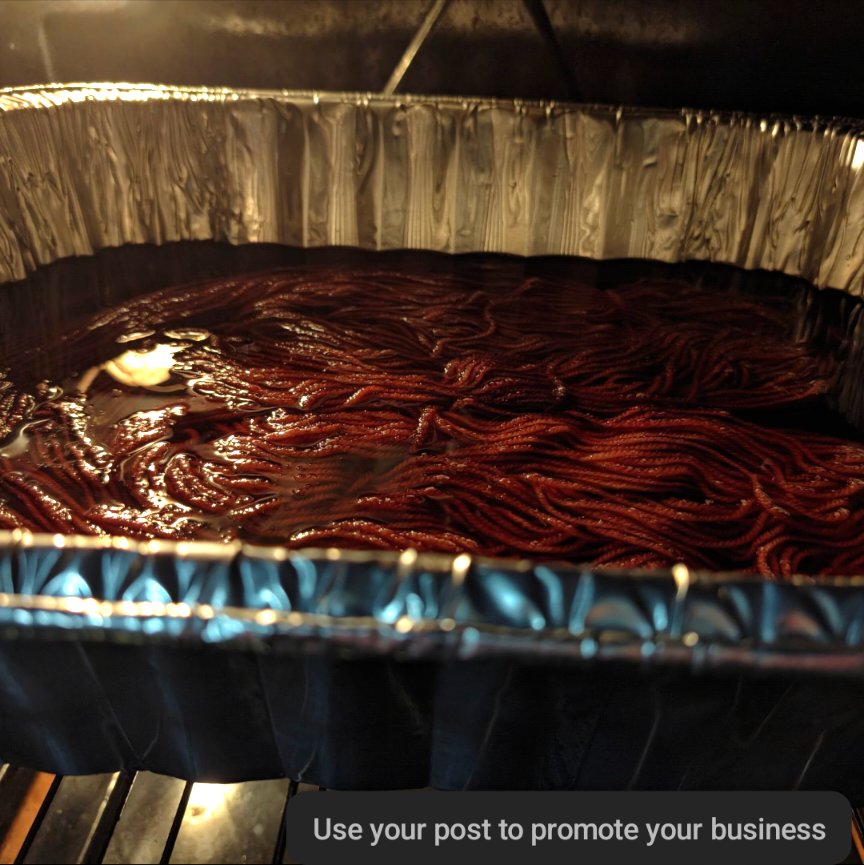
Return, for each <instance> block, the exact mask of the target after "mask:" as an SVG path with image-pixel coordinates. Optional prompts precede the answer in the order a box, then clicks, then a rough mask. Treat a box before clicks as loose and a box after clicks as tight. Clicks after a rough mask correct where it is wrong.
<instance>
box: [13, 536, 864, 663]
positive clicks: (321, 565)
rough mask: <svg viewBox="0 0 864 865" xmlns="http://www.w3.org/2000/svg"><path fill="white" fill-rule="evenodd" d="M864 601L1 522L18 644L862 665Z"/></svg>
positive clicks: (860, 591) (844, 594)
mask: <svg viewBox="0 0 864 865" xmlns="http://www.w3.org/2000/svg"><path fill="white" fill-rule="evenodd" d="M862 607H864V577H853V578H833V579H830V578H805V577H799V578H794V579H791V580H789V581H784V582H782V583H775V582H767V581H764V580H761V579H759V578H757V577H752V576H747V575H742V574H721V573H700V572H691V571H689V570H688V569H687V568H685V567H684V566H683V565H679V566H676V568H674V569H673V570H672V572H671V573H664V572H626V573H618V572H614V571H595V570H592V569H591V568H590V567H587V566H585V567H577V566H573V565H560V566H555V565H553V564H536V563H531V562H528V561H521V562H517V561H509V560H500V561H497V560H487V559H476V560H472V558H471V557H470V556H467V555H459V556H456V557H452V556H445V555H434V554H422V555H416V554H414V553H413V551H409V552H408V553H406V554H397V553H380V552H362V551H351V550H338V549H325V550H307V551H300V552H295V551H287V550H285V549H283V548H281V547H256V546H251V545H243V544H240V543H232V544H220V543H209V542H195V541H191V542H171V541H145V542H134V541H129V540H127V539H125V538H106V537H93V538H90V537H72V536H69V537H64V536H51V535H31V534H29V533H26V532H19V531H16V532H0V636H7V637H10V636H12V637H15V638H21V637H25V636H40V637H46V636H54V637H59V638H69V639H90V640H92V639H98V640H100V641H109V642H116V643H121V644H125V645H129V644H147V643H149V642H152V641H153V640H159V641H166V640H167V641H169V642H178V641H179V642H180V643H181V644H182V643H185V642H190V641H191V642H196V643H202V644H209V645H221V646H229V647H231V646H233V647H236V648H241V647H242V648H245V649H253V650H257V651H262V652H267V653H268V654H269V653H272V652H274V651H279V652H283V651H288V652H295V651H298V650H303V651H312V652H315V653H316V654H317V653H321V652H324V653H328V654H332V655H338V654H340V653H341V654H344V653H346V652H348V653H351V654H355V655H365V656H382V655H383V656H387V655H390V656H396V657H399V658H412V659H424V658H429V659H436V660H440V659H464V660H467V659H476V658H484V657H492V658H502V657H505V658H506V657H510V658H519V659H522V660H534V661H547V660H552V659H556V660H569V661H577V660H591V661H596V660H603V659H607V660H629V661H636V662H641V663H650V664H652V665H667V664H672V665H676V666H681V665H684V666H689V667H691V668H693V669H697V670H701V669H706V668H714V667H723V668H733V667H743V668H764V669H768V670H806V671H813V672H816V671H819V672H825V673H836V674H846V675H849V674H859V675H860V674H864V652H862V648H864V628H862V627H861V612H860V611H861V609H862ZM756 646H758V649H759V650H758V651H753V649H754V648H755V647H756ZM0 680H2V669H0Z"/></svg>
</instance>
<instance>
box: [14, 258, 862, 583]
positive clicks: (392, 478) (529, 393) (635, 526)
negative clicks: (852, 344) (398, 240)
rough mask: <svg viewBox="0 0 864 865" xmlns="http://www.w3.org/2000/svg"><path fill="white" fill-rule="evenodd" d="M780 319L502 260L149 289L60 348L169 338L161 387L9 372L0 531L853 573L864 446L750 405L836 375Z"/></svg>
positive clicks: (710, 294)
mask: <svg viewBox="0 0 864 865" xmlns="http://www.w3.org/2000/svg"><path fill="white" fill-rule="evenodd" d="M498 277H500V278H498ZM790 315H791V312H790V310H789V309H786V308H784V307H783V306H782V304H781V305H775V306H770V305H766V304H763V303H760V302H756V301H755V300H752V299H747V298H744V297H742V296H740V295H737V294H733V293H726V292H718V291H716V290H707V289H702V288H699V287H695V286H690V285H686V284H682V283H672V282H669V283H660V282H645V283H636V284H632V285H627V286H623V287H620V288H616V289H613V290H600V289H597V288H593V287H590V286H587V285H582V284H579V283H575V282H573V281H568V280H562V279H553V278H544V279H540V278H536V277H535V278H530V279H525V280H523V281H514V280H512V279H509V280H508V279H505V278H504V277H503V275H502V274H501V273H500V272H499V271H497V270H496V267H495V265H494V264H493V265H484V266H482V267H479V268H474V269H471V268H468V269H466V271H464V272H462V273H459V274H456V275H446V276H444V275H436V274H418V273H397V272H388V271H382V270H380V269H376V268H370V267H367V268H357V269H355V270H350V271H346V270H334V269H329V270H326V269H320V268H319V269H311V268H310V269H305V270H304V269H295V270H281V271H274V272H270V273H265V274H259V275H255V276H249V277H244V278H238V279H228V280H218V281H211V282H208V283H202V284H199V285H193V286H185V287H182V288H180V289H173V290H170V291H162V292H159V293H157V294H155V295H151V296H149V297H146V298H143V299H140V300H137V301H135V302H132V303H128V304H125V305H123V306H120V307H116V308H114V309H111V310H109V311H107V312H104V313H101V314H99V315H97V316H95V317H94V318H93V320H92V321H90V322H89V323H88V325H87V327H85V328H82V329H81V330H79V331H76V332H74V333H71V334H69V335H68V336H67V337H66V339H65V340H64V342H63V344H62V350H63V352H64V353H65V355H66V356H67V357H68V358H72V359H73V362H74V363H75V364H77V366H78V367H79V368H80V369H81V370H82V371H83V370H84V368H85V367H86V366H87V365H88V364H90V363H92V362H93V361H92V358H93V352H94V347H97V349H96V350H98V351H101V352H102V356H101V358H100V360H101V361H104V360H105V359H107V358H108V357H110V355H111V353H113V354H115V355H118V354H120V353H121V352H122V351H123V350H125V349H128V348H129V345H126V344H123V345H119V346H118V345H116V344H114V347H113V348H110V349H109V348H108V347H109V346H111V345H112V343H113V341H114V340H115V339H116V338H117V337H118V336H121V335H123V334H128V333H131V332H134V331H144V330H151V329H152V330H155V331H156V333H155V334H154V335H153V336H151V337H149V338H142V339H141V341H140V342H139V343H138V344H139V345H140V346H142V347H143V348H144V349H147V348H148V347H149V346H152V345H153V344H155V343H169V344H171V345H172V346H174V348H175V349H176V351H175V354H174V368H173V373H172V378H171V379H169V380H168V381H167V382H165V383H162V384H160V385H158V386H151V387H147V388H145V387H131V386H129V385H120V384H118V382H117V381H115V380H114V379H112V378H111V377H110V375H109V374H108V372H106V371H104V370H103V371H102V372H101V373H100V374H99V375H98V376H97V377H96V378H95V379H93V380H92V381H91V382H90V383H88V385H87V388H86V392H85V393H82V394H78V393H75V392H74V389H71V388H70V387H69V385H68V383H66V387H65V392H64V393H63V394H61V395H60V396H53V397H52V396H48V397H46V396H44V391H45V388H44V386H43V388H42V391H43V395H42V396H40V395H39V393H30V392H29V391H28V390H27V389H19V388H14V387H13V386H12V385H11V383H10V382H8V381H5V382H2V383H0V425H2V426H3V427H5V429H6V431H7V433H8V434H9V435H8V437H7V439H6V447H5V449H4V450H2V452H0V453H2V454H5V456H2V457H0V526H4V527H16V526H17V527H25V528H29V529H32V530H35V531H48V532H66V533H69V532H77V533H91V534H98V533H111V534H124V535H129V536H132V537H138V538H151V537H164V538H210V539H228V538H233V537H240V538H244V539H249V540H254V541H263V542H275V543H284V544H287V545H289V546H292V547H299V546H316V545H330V544H333V545H340V546H353V547H367V548H380V549H401V548H405V547H414V548H417V549H420V550H438V551H445V552H459V551H468V552H472V553H483V554H491V555H496V556H530V557H534V558H541V559H567V560H574V561H593V562H595V563H596V564H598V565H603V566H619V567H657V566H668V565H671V564H673V563H675V562H679V561H683V562H685V563H687V564H689V565H692V566H695V567H701V568H710V569H748V570H756V571H758V572H759V573H761V574H764V575H769V576H777V577H785V576H789V575H791V574H793V573H799V572H804V573H813V574H821V573H853V572H860V571H862V570H864V545H862V544H861V543H860V540H859V539H860V538H861V537H862V532H864V508H862V507H861V505H862V497H864V446H862V445H860V444H858V443H857V442H855V441H851V440H847V439H843V438H839V437H833V436H827V435H822V434H816V433H812V432H807V431H803V430H800V429H799V430H796V429H792V428H786V427H784V426H782V425H780V424H779V423H774V424H768V423H767V422H765V421H764V420H762V421H758V422H757V421H756V420H755V418H754V416H753V414H752V412H754V411H756V410H760V411H762V410H769V409H771V410H774V409H779V408H784V409H795V408H796V407H801V406H807V405H811V404H812V405H815V399H816V398H818V397H820V396H821V395H822V394H824V393H825V392H826V391H827V388H828V379H829V377H830V375H831V373H832V370H831V369H830V365H829V364H828V363H827V362H826V361H825V360H824V359H822V358H819V357H816V356H814V355H813V354H811V353H809V352H808V351H807V350H806V348H805V347H804V346H801V345H798V344H796V343H795V342H793V341H792V340H791V339H790V338H789V337H788V336H787V334H788V332H789V327H790V320H791V319H790ZM190 327H198V328H202V327H203V328H206V330H207V332H208V333H207V334H204V335H203V336H204V337H205V338H203V339H202V338H200V336H201V335H199V336H198V337H196V338H194V339H193V338H190V337H189V336H188V334H184V333H183V332H182V330H181V329H182V328H190ZM208 334H209V335H208ZM91 378H92V377H91ZM172 388H173V390H172ZM118 392H119V396H118V395H117V393H118ZM820 410H821V409H820ZM22 424H23V425H24V426H23V427H22ZM22 429H23V431H22ZM16 435H17V436H18V437H17V438H15V436H16ZM21 436H24V439H23V445H22V439H21ZM13 441H14V442H17V444H16V445H15V446H12V443H13Z"/></svg>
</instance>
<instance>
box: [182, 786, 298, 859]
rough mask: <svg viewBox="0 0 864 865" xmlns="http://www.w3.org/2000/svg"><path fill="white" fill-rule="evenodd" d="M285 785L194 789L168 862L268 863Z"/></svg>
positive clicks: (202, 787) (274, 842)
mask: <svg viewBox="0 0 864 865" xmlns="http://www.w3.org/2000/svg"><path fill="white" fill-rule="evenodd" d="M288 784H289V782H288V781H287V780H274V781H253V782H250V783H247V784H195V785H193V787H192V791H191V793H190V796H189V802H188V804H187V805H186V813H185V814H184V816H183V823H182V824H181V826H180V833H179V834H178V836H177V843H176V844H175V845H174V851H173V853H172V854H171V858H170V860H169V861H170V862H180V863H202V865H204V863H206V865H211V863H222V862H225V863H230V862H272V861H273V854H274V851H275V846H276V837H277V833H278V830H279V824H280V821H281V818H282V812H283V810H284V808H285V800H286V799H287V797H288Z"/></svg>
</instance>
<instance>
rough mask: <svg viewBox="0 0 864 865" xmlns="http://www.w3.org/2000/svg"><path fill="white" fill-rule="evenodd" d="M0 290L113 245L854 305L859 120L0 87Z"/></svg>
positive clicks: (862, 192)
mask: <svg viewBox="0 0 864 865" xmlns="http://www.w3.org/2000/svg"><path fill="white" fill-rule="evenodd" d="M0 158H2V159H3V160H4V164H5V165H6V169H7V170H6V171H5V172H3V173H2V175H0V213H2V216H0V280H4V281H8V280H13V279H20V278H22V277H24V276H25V275H26V274H27V273H28V272H30V271H32V270H33V269H34V268H35V267H37V266H39V265H42V264H47V263H49V262H51V261H54V260H56V259H58V258H62V257H64V256H69V255H87V254H90V253H92V252H93V251H94V250H98V249H103V248H105V247H111V246H118V245H121V244H124V243H165V242H169V241H179V240H190V239H192V240H221V241H227V242H230V243H235V244H239V243H265V242H267V243H282V244H290V245H295V246H307V247H308V246H328V245H347V246H358V247H361V248H365V249H396V248H419V249H429V250H437V251H442V252H453V253H456V252H468V251H480V252H506V253H512V254H517V255H544V254H560V255H577V256H585V257H588V258H593V259H609V258H646V259H653V260H657V261H665V262H677V261H683V260H690V259H693V260H701V261H715V262H725V263H729V264H735V265H740V266H742V267H745V268H751V269H752V268H763V269H767V270H778V271H782V272H784V273H787V274H790V275H793V276H801V277H804V278H805V279H807V280H809V281H811V282H812V283H813V284H815V285H817V286H822V287H824V286H831V287H834V288H839V289H843V290H844V291H847V292H850V293H852V294H855V295H861V294H862V293H864V126H862V122H860V121H835V120H821V119H817V120H803V119H799V118H794V117H792V118H790V117H766V118H760V117H756V116H749V115H736V114H715V113H711V112H699V111H686V110H680V111H676V110H666V111H664V110H659V111H651V110H647V109H627V108H620V107H595V106H583V105H567V104H557V103H522V102H512V101H511V102H506V101H494V100H484V99H462V98H449V99H448V98H436V97H425V96H415V97H410V96H404V97H376V96H371V95H368V94H367V95H363V94H357V95H346V94H324V93H320V94H317V93H307V94H303V93H293V94H292V93H285V92H273V91H271V92H268V91H238V90H225V89H205V88H201V89H194V88H185V89H184V88H169V87H156V86H144V85H92V86H80V87H79V86H73V87H69V86H54V87H47V88H32V89H19V90H11V91H2V92H0Z"/></svg>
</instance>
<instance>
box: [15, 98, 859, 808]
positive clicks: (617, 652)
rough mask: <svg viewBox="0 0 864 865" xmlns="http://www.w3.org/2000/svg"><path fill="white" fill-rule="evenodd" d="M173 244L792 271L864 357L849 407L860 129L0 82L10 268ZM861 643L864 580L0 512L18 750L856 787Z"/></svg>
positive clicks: (67, 757) (115, 760) (256, 773)
mask: <svg viewBox="0 0 864 865" xmlns="http://www.w3.org/2000/svg"><path fill="white" fill-rule="evenodd" d="M175 241H219V242H227V243H229V244H237V245H239V244H283V245H290V246H295V247H316V246H353V247H361V248H365V249H370V250H393V249H403V248H415V249H426V250H433V251H440V252H451V253H456V252H505V253H511V254H517V255H567V256H581V257H584V258H587V259H595V260H602V259H621V258H638V259H650V260H654V261H657V262H670V263H677V262H683V261H704V262H717V263H725V264H731V265H737V266H740V267H742V268H747V269H750V270H755V269H764V270H770V271H778V272H781V273H784V274H787V275H788V276H791V277H800V278H803V279H805V280H807V281H809V282H810V283H812V284H813V285H815V286H818V287H821V288H833V289H839V290H840V291H841V292H844V293H845V294H846V295H848V296H847V297H845V298H843V303H841V304H840V307H842V309H843V316H844V322H845V324H844V326H848V332H849V334H850V335H851V337H852V338H851V342H850V345H851V347H850V349H849V358H850V362H851V361H854V364H853V366H852V367H851V372H852V374H851V375H850V376H847V379H846V381H845V382H843V383H841V386H840V388H839V391H840V397H839V401H840V403H841V404H844V405H845V407H846V408H847V409H849V411H850V413H851V415H853V416H854V415H855V412H856V411H857V409H856V406H859V405H860V404H861V400H860V396H861V393H860V392H861V387H860V385H859V384H858V382H859V377H858V375H857V370H858V369H859V368H860V365H859V363H858V360H860V358H861V357H864V336H862V335H861V334H860V333H859V331H862V330H864V325H862V316H861V315H860V314H858V312H857V310H858V309H859V305H858V301H857V298H858V297H860V296H862V295H864V124H862V123H861V122H859V121H843V120H824V119H799V118H790V117H772V118H759V117H752V116H745V115H734V114H713V113H705V112H695V111H665V110H664V111H649V110H644V109H629V108H615V107H602V106H580V105H561V104H554V103H520V102H502V101H490V100H469V99H453V98H449V99H447V98H436V97H406V96H400V97H394V98H385V97H379V96H372V95H362V94H361V95H345V94H323V93H322V94H317V93H287V92H263V91H234V90H224V89H219V90H211V89H189V88H167V87H155V86H149V85H117V84H110V85H69V86H52V87H39V88H29V89H18V90H5V91H0V283H11V282H14V281H18V280H21V279H23V278H24V277H26V276H28V274H31V273H33V272H34V271H37V270H38V271H40V272H41V269H42V268H43V266H46V265H50V264H51V263H53V262H56V261H58V260H59V259H63V258H65V257H68V256H88V255H91V254H93V253H94V252H97V251H99V250H105V249H107V248H110V247H118V246H121V245H124V244H168V243H172V242H175ZM18 288H19V289H20V283H19V286H18ZM2 291H3V290H2V287H0V297H2ZM828 294H830V292H829V293H828ZM18 296H19V297H20V291H19V295H18ZM802 297H803V295H802ZM802 310H803V311H804V314H803V316H802V332H805V333H807V334H812V333H815V332H820V330H824V331H825V332H827V333H832V332H835V330H836V329H835V330H832V327H833V325H832V326H828V325H831V322H830V321H828V322H827V324H826V321H823V318H822V317H821V313H820V312H819V307H818V303H816V302H815V301H814V300H813V297H812V296H810V295H808V296H807V297H806V298H804V302H802ZM808 310H810V311H812V313H813V314H812V315H811V314H810V312H808ZM7 321H9V319H8V318H7ZM844 400H845V403H844ZM862 416H864V415H862ZM862 644H864V578H849V579H835V580H818V581H817V580H811V579H805V578H800V579H794V580H791V581H789V582H784V583H782V584H780V583H772V582H767V581H764V580H760V579H757V578H753V577H748V576H744V575H736V574H700V573H694V572H690V571H688V570H687V569H686V568H683V567H678V568H676V569H674V570H673V572H671V573H669V572H664V573H633V572H630V573H616V572H608V571H606V572H595V571H593V570H592V569H590V568H588V567H582V568H580V567H576V566H572V565H560V566H559V565H555V564H543V565H538V564H536V563H534V564H532V563H527V562H521V563H520V562H512V561H506V562H502V561H489V560H482V559H476V560H474V559H472V558H470V557H469V556H466V555H461V556H456V557H448V556H425V555H423V556H417V555H415V554H414V553H412V552H407V553H403V554H401V555H397V554H379V553H364V552H351V551H345V550H305V551H290V552H289V551H286V550H283V549H280V548H272V547H270V548H262V547H252V546H249V545H241V544H231V545H213V544H206V543H195V542H192V543H181V544H175V543H168V542H162V541H160V542H150V543H143V544H142V543H139V542H135V541H131V540H129V539H124V538H81V537H60V536H52V537H46V536H37V535H30V534H28V533H23V532H11V533H9V532H7V533H0V757H2V758H3V759H5V760H9V761H12V762H15V763H18V764H19V765H32V766H36V767H39V768H45V769H49V770H51V771H61V772H84V771H86V772H92V771H113V770H115V769H117V768H120V767H127V768H149V769H153V770H156V771H162V772H169V773H173V774H177V775H182V776H184V777H189V778H198V779H212V780H238V779H241V778H254V777H267V776H272V775H278V774H289V775H291V776H292V777H294V778H298V779H309V780H313V781H315V782H316V783H322V784H324V785H325V786H332V787H340V786H342V787H356V786H409V785H413V784H419V785H425V784H427V783H432V784H433V785H435V786H441V787H467V786H509V787H511V788H512V787H523V786H527V787H531V786H547V787H548V786H554V787H572V786H589V787H593V788H595V789H597V788H600V787H604V786H608V787H615V786H619V787H620V786H628V787H639V786H649V787H650V786H653V787H686V786H696V787H698V786H703V787H713V788H717V787H718V786H724V785H726V784H730V785H737V786H739V787H744V786H751V787H753V786H755V787H757V788H759V789H764V788H766V787H784V786H785V787H788V786H816V787H819V788H832V787H833V789H842V790H843V791H844V792H846V793H847V794H848V795H852V796H853V797H854V796H855V795H856V791H857V790H858V787H856V784H859V781H858V779H859V778H860V772H859V771H857V770H856V769H855V768H854V765H853V762H852V761H851V759H850V758H849V755H848V752H847V750H846V743H848V742H849V741H864V736H862V735H861V733H862V729H864V728H862V726H861V725H862V723H864V722H861V721H859V719H860V718H861V717H864V713H862V712H861V711H860V708H861V707H860V705H859V704H860V699H859V697H858V688H859V682H858V681H857V680H854V679H853V680H848V681H847V680H846V679H847V678H848V677H850V676H858V675H860V674H862V673H864V651H862V647H864V645H862ZM346 658H347V659H350V660H347V661H346V660H345V659H346ZM403 661H409V662H412V663H402V662H403ZM562 662H568V663H567V664H565V665H562ZM577 662H578V663H579V664H580V665H582V667H581V669H579V670H575V669H574V668H573V666H572V664H573V663H577ZM616 662H626V663H624V664H623V665H622V664H619V663H616ZM346 665H347V666H346ZM526 665H528V668H527V669H528V672H526ZM598 665H599V666H598ZM589 667H591V669H589ZM622 670H623V672H622ZM703 671H712V673H713V674H714V675H712V676H698V677H695V676H693V674H694V673H697V672H703ZM745 673H746V675H747V677H750V676H752V675H754V674H757V673H760V674H761V673H766V674H767V673H771V674H772V676H773V677H774V678H773V679H772V682H773V684H765V683H760V684H757V685H754V686H752V687H751V686H750V685H749V684H748V682H749V681H750V680H749V678H745V677H744V674H745ZM803 673H814V674H819V679H818V680H817V679H815V678H812V677H809V678H806V679H801V678H800V676H801V674H803ZM792 674H794V675H795V676H796V677H798V678H795V679H789V678H788V676H790V675H792ZM827 674H834V675H831V676H829V675H827ZM784 676H785V677H786V678H783V677H784ZM670 677H671V678H670ZM802 682H803V684H802ZM214 719H215V722H214ZM637 719H638V721H637ZM643 721H644V724H643V723H642V722H643ZM781 721H782V722H783V723H785V724H787V725H788V729H785V728H784V730H778V729H777V728H776V727H775V724H776V723H780V722H781ZM694 724H698V725H701V727H700V729H701V730H702V731H703V734H704V735H705V736H706V739H705V741H704V742H702V741H697V740H696V739H691V736H690V734H691V733H692V731H693V729H694ZM637 727H638V728H639V729H638V731H637V732H636V733H634V730H635V729H636V728H637ZM643 727H644V730H643V729H642V728H643ZM685 740H686V743H687V744H686V745H685V744H684V743H685ZM705 742H708V743H710V747H709V746H707V745H706V744H705ZM772 749H774V751H777V749H779V751H777V753H776V754H775V755H774V757H772V758H771V760H768V758H765V760H764V761H763V762H759V760H758V759H757V757H756V755H757V754H758V755H759V757H760V759H761V757H762V755H765V754H769V752H772ZM793 751H794V752H795V753H800V755H801V765H800V766H799V765H797V764H796V766H797V768H794V767H791V764H790V763H789V760H788V754H789V753H792V752H793ZM394 754H398V755H399V756H398V758H397V757H394ZM610 754H616V755H621V756H620V759H619V758H618V757H617V756H616V757H615V758H614V759H613V758H610V756H609V755H610ZM784 755H787V757H786V758H784ZM784 759H786V762H785V763H784V762H783V760H784ZM772 761H773V762H772Z"/></svg>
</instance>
